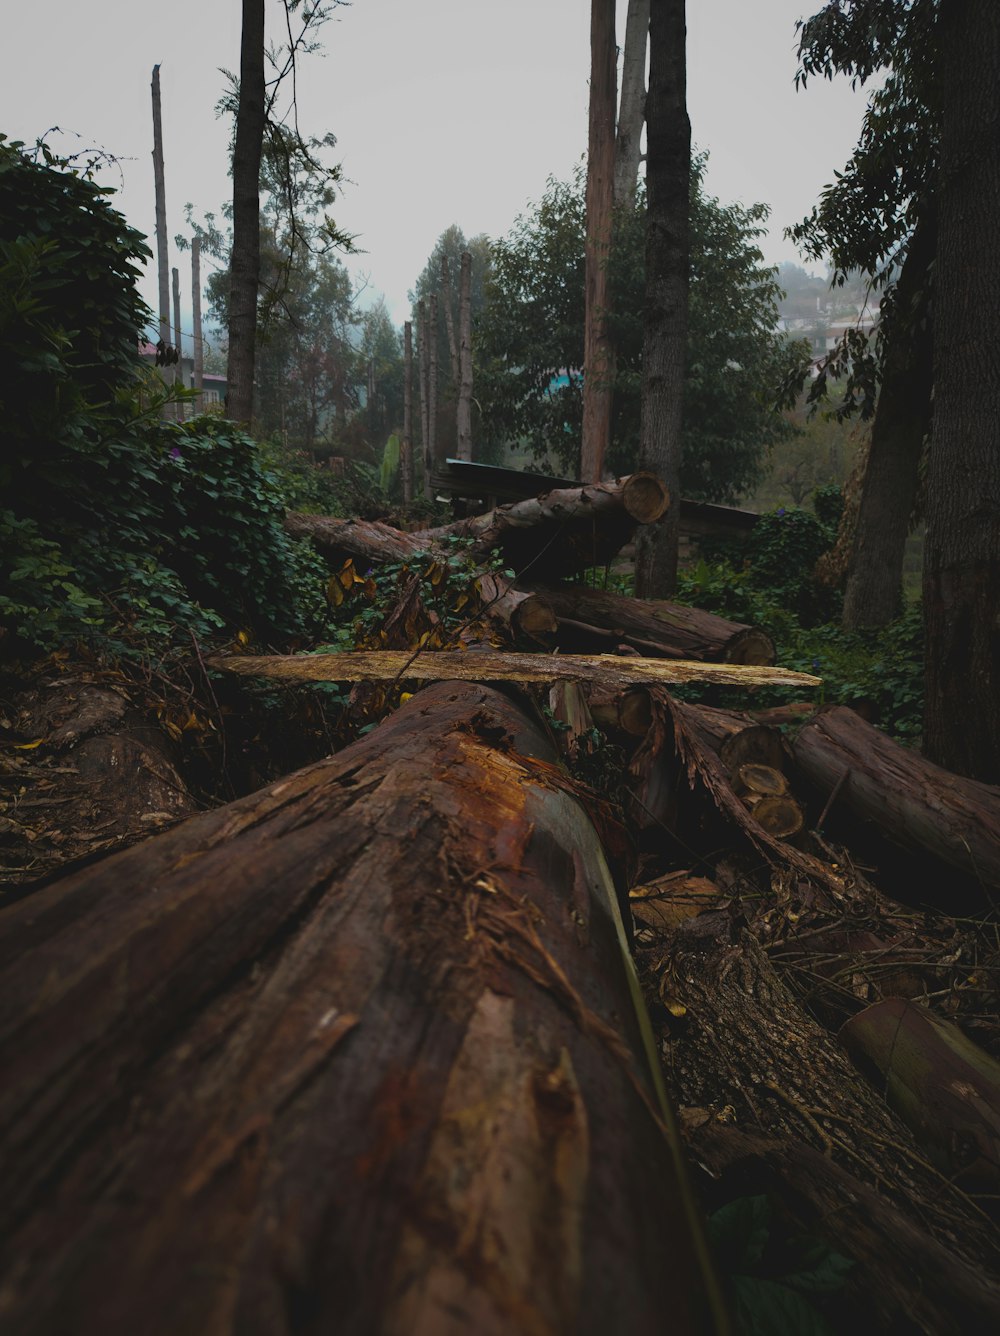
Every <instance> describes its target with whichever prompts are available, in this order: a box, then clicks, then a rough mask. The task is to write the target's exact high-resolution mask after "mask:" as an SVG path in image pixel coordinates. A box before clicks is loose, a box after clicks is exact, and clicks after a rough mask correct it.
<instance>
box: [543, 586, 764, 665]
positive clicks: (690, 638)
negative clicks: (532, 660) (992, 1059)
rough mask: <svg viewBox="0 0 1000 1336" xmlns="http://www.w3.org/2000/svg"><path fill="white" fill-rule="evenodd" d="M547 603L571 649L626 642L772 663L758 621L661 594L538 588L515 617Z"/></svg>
mask: <svg viewBox="0 0 1000 1336" xmlns="http://www.w3.org/2000/svg"><path fill="white" fill-rule="evenodd" d="M543 609H547V610H548V611H549V613H550V615H553V616H555V618H556V619H557V621H558V627H557V630H556V643H557V644H558V645H559V648H560V649H565V650H568V651H569V652H570V653H574V652H575V653H582V652H586V651H594V650H598V649H600V648H601V646H602V645H603V644H611V645H619V644H625V645H629V646H631V647H632V648H633V649H635V650H637V651H638V652H639V653H640V654H648V655H650V656H652V657H657V656H659V655H662V656H664V657H665V658H670V659H701V660H709V661H713V662H719V661H721V662H725V663H750V664H772V663H774V658H775V653H774V641H773V640H772V639H771V637H770V636H769V635H767V634H766V633H765V632H764V631H761V630H759V629H758V628H757V627H753V626H744V625H742V624H741V623H739V622H730V621H727V620H726V618H724V617H716V616H715V614H714V613H711V612H702V611H701V610H700V609H698V608H686V607H683V606H682V605H681V604H678V603H666V602H664V601H662V600H659V599H636V598H628V597H625V596H623V595H621V594H614V593H611V592H609V591H608V590H602V589H588V588H586V587H585V586H583V585H561V586H549V587H546V588H541V589H536V590H535V591H534V592H533V593H532V594H531V595H530V598H529V599H528V601H527V602H526V603H525V605H524V606H523V608H522V609H521V610H520V611H519V614H518V615H519V617H527V618H529V619H530V618H531V616H532V615H533V614H536V615H537V614H538V613H540V612H541V611H542V610H543Z"/></svg>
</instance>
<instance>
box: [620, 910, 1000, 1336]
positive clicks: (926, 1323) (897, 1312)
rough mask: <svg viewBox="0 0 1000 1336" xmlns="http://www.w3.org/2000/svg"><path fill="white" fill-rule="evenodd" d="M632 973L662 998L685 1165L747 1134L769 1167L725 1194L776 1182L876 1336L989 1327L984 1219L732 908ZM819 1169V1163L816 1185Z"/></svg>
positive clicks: (678, 937)
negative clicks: (847, 1264) (847, 1261)
mask: <svg viewBox="0 0 1000 1336" xmlns="http://www.w3.org/2000/svg"><path fill="white" fill-rule="evenodd" d="M640 965H641V967H642V973H643V978H644V981H645V983H646V985H647V988H648V989H649V990H650V991H651V992H653V993H654V994H658V996H659V999H660V1001H661V1002H662V1003H663V1008H662V1010H661V1012H660V1015H661V1017H662V1019H661V1020H660V1021H659V1022H658V1029H659V1032H660V1038H661V1046H662V1051H663V1054H664V1071H665V1075H666V1078H667V1083H668V1086H669V1088H670V1092H671V1095H672V1097H673V1100H674V1104H675V1107H676V1109H677V1112H678V1117H679V1120H680V1124H681V1126H682V1127H683V1128H684V1129H685V1135H686V1138H687V1140H688V1142H689V1144H690V1146H691V1149H692V1151H693V1154H694V1157H695V1159H696V1160H697V1161H698V1162H700V1163H702V1164H704V1165H706V1166H707V1167H708V1169H709V1170H710V1172H711V1173H712V1174H713V1176H717V1175H718V1174H720V1173H721V1172H722V1171H723V1170H724V1169H725V1168H726V1158H727V1153H728V1151H727V1144H726V1143H727V1139H728V1138H730V1137H732V1138H735V1139H745V1140H744V1145H743V1147H742V1151H743V1152H747V1151H750V1152H755V1153H758V1154H761V1153H764V1152H771V1151H773V1152H774V1154H775V1155H777V1156H778V1157H779V1161H781V1163H780V1165H779V1166H772V1167H771V1170H770V1172H769V1173H767V1174H764V1173H762V1174H760V1175H759V1176H758V1178H757V1180H756V1181H754V1182H752V1183H744V1184H732V1183H731V1184H728V1185H727V1187H728V1192H729V1193H730V1194H731V1195H733V1196H737V1197H741V1196H748V1195H754V1194H756V1193H760V1192H768V1191H770V1190H771V1189H772V1188H773V1187H774V1186H775V1183H776V1181H778V1182H780V1183H781V1186H782V1187H783V1195H785V1196H786V1197H787V1198H791V1199H792V1200H793V1202H794V1210H795V1213H796V1216H797V1220H798V1224H799V1227H800V1229H802V1230H803V1231H805V1232H808V1233H810V1234H814V1235H818V1236H819V1237H821V1238H825V1239H826V1241H827V1242H828V1243H829V1244H831V1245H832V1246H833V1247H834V1248H835V1249H836V1250H837V1251H838V1252H840V1253H843V1254H846V1255H847V1256H848V1257H850V1258H852V1259H853V1260H854V1262H855V1269H854V1272H853V1273H852V1276H851V1284H852V1286H853V1287H854V1288H855V1291H856V1294H857V1297H858V1299H859V1300H860V1301H861V1308H862V1311H864V1310H865V1308H866V1309H867V1314H868V1316H869V1320H870V1317H871V1314H872V1311H873V1310H874V1312H875V1313H877V1314H878V1318H879V1324H878V1326H877V1328H876V1329H878V1330H883V1329H885V1330H893V1331H895V1330H907V1331H909V1330H912V1329H916V1330H919V1331H923V1332H927V1333H929V1334H932V1336H945V1334H946V1333H953V1334H954V1336H960V1333H964V1332H969V1331H992V1330H996V1329H997V1327H998V1325H1000V1283H998V1280H1000V1246H998V1242H997V1235H996V1231H995V1229H994V1227H993V1225H992V1222H991V1221H989V1220H988V1219H986V1218H985V1217H984V1216H983V1215H982V1214H981V1213H980V1212H979V1210H978V1209H977V1208H976V1206H975V1205H974V1204H973V1203H972V1202H971V1201H970V1200H969V1199H968V1198H967V1197H966V1196H965V1194H964V1193H962V1192H961V1191H960V1190H959V1189H957V1188H956V1187H954V1185H952V1184H951V1183H950V1182H949V1181H948V1180H947V1178H945V1177H944V1176H943V1175H941V1174H940V1173H938V1172H937V1171H936V1170H935V1169H934V1168H933V1167H932V1166H931V1165H929V1164H928V1163H927V1161H926V1158H925V1155H924V1153H923V1152H922V1150H920V1149H919V1148H918V1147H917V1145H916V1144H915V1143H914V1141H913V1139H912V1137H911V1135H910V1133H909V1131H908V1130H907V1128H906V1127H905V1126H904V1125H903V1124H902V1123H901V1122H900V1121H899V1120H898V1119H897V1118H896V1117H895V1116H894V1115H893V1114H892V1112H891V1111H890V1110H889V1109H888V1108H887V1107H886V1105H885V1104H884V1103H883V1102H882V1101H881V1100H880V1099H879V1098H878V1096H877V1095H876V1094H875V1093H874V1091H872V1090H871V1089H870V1088H869V1087H868V1086H867V1085H866V1084H865V1083H863V1082H861V1081H859V1079H858V1076H857V1073H856V1072H855V1070H854V1069H853V1067H852V1066H851V1064H850V1062H849V1061H848V1059H847V1057H846V1055H845V1054H844V1053H843V1051H842V1050H841V1049H840V1047H839V1045H838V1044H837V1042H836V1040H835V1039H834V1038H833V1037H832V1036H831V1035H829V1034H827V1033H825V1032H824V1031H823V1030H821V1029H820V1027H819V1026H818V1025H817V1024H816V1023H815V1021H813V1020H812V1019H811V1018H810V1017H809V1016H807V1015H806V1013H805V1012H804V1011H803V1010H802V1008H801V1007H800V1005H799V1004H798V1003H797V1002H796V1000H795V998H794V997H793V996H792V994H791V993H790V992H789V991H788V990H787V989H786V988H785V986H784V985H783V984H782V982H781V980H780V979H779V978H778V977H777V975H776V974H775V972H774V970H773V969H772V967H771V964H770V962H769V960H768V958H767V956H766V955H765V953H764V952H763V951H762V950H761V948H760V946H759V945H758V943H757V942H756V941H755V939H754V938H753V937H752V936H751V934H750V933H748V932H747V931H746V930H745V929H743V928H741V927H740V926H739V924H738V922H734V919H733V916H732V915H731V914H730V913H726V912H714V913H713V912H709V913H705V914H702V915H700V916H699V917H696V918H688V919H686V920H685V921H683V922H681V923H680V925H679V926H678V927H677V928H675V929H673V930H672V931H668V932H666V933H660V934H659V935H658V939H657V940H656V941H654V942H653V943H652V944H649V945H646V946H644V947H643V948H642V951H641V954H640ZM765 1161H766V1155H765ZM817 1166H827V1167H825V1168H823V1170H822V1173H821V1175H820V1177H819V1179H818V1180H817ZM765 1167H767V1166H766V1164H765ZM859 1201H863V1202H864V1203H865V1204H864V1207H863V1208H862V1209H859V1206H858V1203H859ZM875 1221H877V1224H873V1222H875ZM915 1258H919V1259H921V1260H922V1263H923V1265H922V1267H921V1268H920V1269H918V1270H917V1271H914V1269H913V1261H914V1259H915ZM932 1262H933V1266H931V1265H930V1263H932ZM916 1276H919V1278H920V1283H919V1284H915V1277H916ZM882 1324H884V1326H883V1325H882ZM837 1329H838V1330H840V1329H842V1328H840V1327H838V1328H837Z"/></svg>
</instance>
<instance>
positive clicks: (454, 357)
mask: <svg viewBox="0 0 1000 1336" xmlns="http://www.w3.org/2000/svg"><path fill="white" fill-rule="evenodd" d="M441 296H442V297H443V298H444V323H445V328H446V329H447V331H448V352H449V354H450V355H451V382H452V384H453V385H456V386H457V385H458V378H459V374H460V372H459V359H458V344H457V342H456V341H455V317H454V315H453V314H452V292H451V271H450V270H449V268H448V257H447V255H442V256H441ZM459 300H461V299H459ZM461 318H462V316H461V311H459V321H461ZM459 458H461V456H459Z"/></svg>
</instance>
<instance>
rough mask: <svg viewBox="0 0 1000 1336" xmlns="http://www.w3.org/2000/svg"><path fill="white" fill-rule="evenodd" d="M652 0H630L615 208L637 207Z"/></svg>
mask: <svg viewBox="0 0 1000 1336" xmlns="http://www.w3.org/2000/svg"><path fill="white" fill-rule="evenodd" d="M648 38H649V0H629V3H628V18H627V19H626V20H625V54H624V56H623V57H622V96H621V105H620V107H619V111H618V138H617V140H616V141H615V190H614V201H615V208H616V209H621V208H628V209H634V208H635V187H636V181H637V180H638V176H639V161H640V156H641V155H640V152H639V150H640V147H641V140H642V125H643V121H644V120H645V118H646V43H647V41H648Z"/></svg>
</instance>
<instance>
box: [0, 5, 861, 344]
mask: <svg viewBox="0 0 1000 1336" xmlns="http://www.w3.org/2000/svg"><path fill="white" fill-rule="evenodd" d="M267 3H268V11H267V12H268V22H269V25H270V28H269V31H270V33H271V34H273V36H275V37H278V36H279V35H280V32H279V28H278V20H279V18H280V15H281V5H280V4H279V3H278V0H267ZM821 4H822V0H688V6H687V8H688V104H689V109H690V114H691V123H692V134H693V138H694V142H695V144H696V146H697V147H699V148H701V149H704V150H707V151H708V152H709V154H710V158H709V169H708V176H707V186H708V189H709V191H710V192H711V193H712V194H715V195H717V196H718V197H719V198H720V199H721V200H722V201H723V202H725V203H728V202H731V201H735V200H740V201H742V202H744V203H747V204H750V203H754V202H756V201H758V200H761V201H764V202H766V203H768V204H769V205H770V206H771V209H772V216H771V233H770V237H769V240H768V241H767V242H766V243H765V245H764V250H765V253H766V255H767V257H768V259H769V260H771V261H772V262H774V263H777V262H778V261H780V260H783V259H796V258H798V257H797V256H796V252H795V249H794V247H793V246H792V245H791V243H789V242H787V241H784V240H783V238H782V231H783V229H784V228H785V227H787V226H788V225H789V224H791V223H794V222H797V221H798V220H799V219H800V218H802V217H803V216H804V215H805V214H806V213H807V212H808V210H809V208H810V207H811V205H812V204H813V203H814V202H815V200H816V198H817V194H818V192H819V190H820V189H821V188H822V186H823V185H824V184H826V183H827V182H828V181H829V180H831V178H832V174H833V172H834V170H835V169H837V168H839V167H841V166H842V164H843V163H844V161H845V160H846V158H847V155H848V153H849V152H850V149H851V147H852V145H853V144H854V142H855V140H856V138H857V133H858V128H859V125H860V121H861V116H862V113H863V109H864V95H863V94H862V95H857V94H853V93H852V92H851V90H850V87H849V84H848V82H847V80H838V81H835V82H834V83H832V84H831V83H827V82H826V81H819V82H814V83H810V86H809V88H808V89H807V90H806V91H805V92H799V93H796V91H795V87H794V76H795V70H796V58H795V48H796V39H795V21H796V19H798V18H801V17H806V16H808V15H810V14H811V13H813V12H814V11H816V10H818V9H819V8H820V7H821ZM589 9H590V6H589V0H502V3H497V0H354V3H353V4H352V5H350V6H349V7H343V8H340V9H338V10H336V11H335V14H334V17H333V20H332V21H331V22H330V23H329V24H328V25H327V26H326V27H325V28H324V29H323V45H324V54H322V55H318V54H317V55H314V56H310V57H308V58H307V60H306V61H305V63H304V65H303V69H302V75H301V90H300V91H301V109H300V122H301V125H302V129H303V131H304V132H305V133H312V134H317V135H321V134H325V133H326V132H327V131H332V132H333V133H334V134H335V135H336V136H337V139H338V156H339V158H340V161H341V162H342V164H343V168H344V172H345V175H346V176H347V177H348V178H350V184H345V186H344V189H343V194H342V197H341V199H340V201H339V203H338V207H337V209H336V210H335V215H336V221H337V223H338V224H339V225H340V226H341V227H343V228H344V229H346V230H347V231H349V232H352V233H356V234H357V235H358V245H359V246H360V247H363V248H364V250H365V251H366V252H367V253H366V254H364V255H362V256H360V257H359V258H358V259H356V260H352V261H351V262H350V267H351V269H352V272H353V273H355V274H356V275H359V276H360V275H362V274H365V275H368V276H369V280H370V285H369V289H368V296H366V299H365V300H366V301H367V300H368V299H369V297H370V296H371V295H372V294H374V293H383V294H384V295H385V298H386V302H387V304H388V307H389V310H390V313H391V315H392V317H393V319H394V320H395V321H397V322H401V321H402V320H403V319H405V318H407V317H408V314H409V311H408V302H407V295H406V294H407V290H408V289H409V288H410V287H412V285H413V283H414V280H415V279H416V277H417V275H418V274H419V272H420V271H421V269H422V268H423V266H424V264H425V263H426V260H427V257H428V255H429V254H430V251H431V249H432V248H433V246H434V243H435V241H436V240H437V238H438V236H439V235H440V234H441V232H443V231H444V229H445V228H446V227H448V226H449V225H450V224H451V223H453V222H454V223H458V224H459V225H460V226H461V227H462V229H463V230H464V231H465V233H466V235H468V236H472V235H474V234H476V233H478V232H486V233H488V234H489V235H490V236H498V235H502V234H503V233H504V232H505V231H506V230H507V229H508V228H509V227H510V225H511V223H512V222H513V220H514V219H515V217H516V216H517V215H518V214H519V213H521V212H523V211H524V210H525V208H526V207H527V206H528V205H529V203H530V202H531V201H532V200H536V199H538V198H539V196H540V195H541V194H542V192H543V191H544V188H545V181H546V178H547V177H548V176H549V175H554V176H556V177H560V178H566V177H567V176H569V174H570V173H571V172H572V170H573V167H574V164H575V163H576V162H577V161H578V160H579V159H580V157H581V155H582V154H583V153H584V151H585V148H586V137H587V81H588V74H589V59H590V57H589ZM625 9H626V3H625V0H619V3H618V10H619V22H618V37H619V43H621V42H622V41H623V40H624V21H625ZM3 38H4V41H3V49H2V51H0V131H2V132H3V133H5V134H7V135H8V136H9V137H12V138H19V139H24V140H26V141H33V140H34V139H35V138H36V137H37V136H38V135H40V134H42V133H44V132H45V131H46V130H47V129H48V128H49V127H50V126H55V125H58V126H60V127H63V128H64V129H66V130H71V131H75V132H76V133H77V134H79V135H80V136H81V140H80V143H81V145H86V146H89V145H91V144H99V145H101V146H102V147H104V148H105V149H107V150H109V151H110V152H112V153H114V154H116V155H117V156H118V157H119V158H120V159H121V168H120V174H119V173H117V172H115V173H111V174H109V175H108V176H107V177H106V178H105V180H106V183H107V184H109V185H114V186H116V187H119V188H120V189H121V194H120V196H119V199H118V201H117V205H118V207H119V208H120V209H121V210H122V211H123V212H124V213H125V215H126V216H127V218H128V219H129V221H130V222H131V223H132V224H133V225H134V226H136V227H138V228H139V229H140V230H141V231H143V232H145V233H147V234H151V233H152V231H153V172H152V161H151V150H152V128H151V115H150V79H151V74H152V67H153V65H154V64H156V63H159V64H160V66H161V71H160V77H161V88H162V99H163V118H164V145H165V159H166V195H167V212H168V230H169V233H170V236H171V252H172V259H171V262H172V263H173V264H178V263H180V262H179V260H178V257H177V254H176V251H175V250H174V248H173V243H172V238H173V236H174V234H175V233H177V232H178V231H180V230H182V227H183V218H184V212H183V210H184V205H185V204H186V203H187V202H189V201H190V202H191V203H192V204H193V205H194V206H195V210H196V213H199V214H201V213H204V212H205V211H209V210H214V211H215V212H216V213H218V211H219V208H220V206H221V204H222V203H223V201H224V200H225V198H226V196H227V193H228V191H229V188H230V186H229V180H228V177H227V143H228V136H229V130H228V127H227V125H226V124H225V123H223V122H222V121H219V120H217V119H216V116H215V111H214V107H215V103H216V101H217V100H218V98H219V95H220V93H221V91H222V88H223V79H222V76H221V75H220V73H219V69H220V67H222V68H227V69H232V70H235V69H237V68H238V65H239V38H240V5H239V3H238V0H200V2H199V3H195V2H194V0H172V3H171V4H170V5H158V4H154V3H151V0H145V3H140V4H137V3H136V0H89V2H88V3H81V0H46V3H45V4H44V5H42V6H41V7H36V8H32V7H31V6H28V5H18V6H10V7H8V8H7V11H6V13H5V15H4V32H3ZM58 142H59V143H60V144H61V145H64V146H65V145H66V144H67V141H66V139H65V138H63V139H62V140H60V141H58ZM181 272H182V291H183V292H186V291H187V289H188V287H189V284H190V280H189V278H188V277H187V275H186V271H185V269H184V267H183V263H182V267H181ZM143 291H144V293H145V295H146V296H147V299H148V300H150V301H151V302H152V301H153V300H155V293H156V284H155V279H154V278H153V277H152V276H151V275H150V276H149V278H148V279H147V281H146V283H145V284H144V285H143ZM183 304H184V307H185V310H187V309H188V307H189V302H188V300H187V299H186V298H185V299H184V303H183ZM183 323H184V327H185V329H188V328H189V327H190V324H189V316H187V315H185V316H184V319H183Z"/></svg>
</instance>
